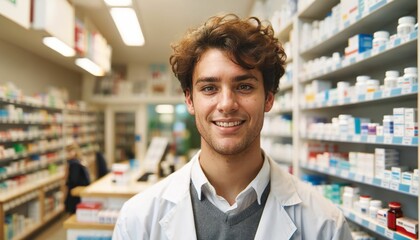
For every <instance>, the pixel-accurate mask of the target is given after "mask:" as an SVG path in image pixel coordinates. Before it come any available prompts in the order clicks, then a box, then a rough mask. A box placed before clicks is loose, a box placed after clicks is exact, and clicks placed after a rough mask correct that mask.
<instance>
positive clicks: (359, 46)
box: [344, 34, 373, 57]
mask: <svg viewBox="0 0 420 240" xmlns="http://www.w3.org/2000/svg"><path fill="white" fill-rule="evenodd" d="M372 41H373V36H372V34H357V35H354V36H353V37H351V38H349V40H348V46H347V47H346V48H345V50H344V51H345V53H344V54H345V56H346V57H349V56H351V55H353V54H355V53H363V52H365V51H367V50H370V49H372Z"/></svg>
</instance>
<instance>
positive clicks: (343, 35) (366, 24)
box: [300, 0, 417, 57]
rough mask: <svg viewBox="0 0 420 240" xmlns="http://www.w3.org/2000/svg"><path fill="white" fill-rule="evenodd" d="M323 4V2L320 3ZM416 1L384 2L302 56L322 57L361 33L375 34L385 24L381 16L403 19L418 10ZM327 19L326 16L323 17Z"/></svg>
mask: <svg viewBox="0 0 420 240" xmlns="http://www.w3.org/2000/svg"><path fill="white" fill-rule="evenodd" d="M318 2H323V1H318ZM416 5H417V4H416V1H412V0H397V1H395V0H394V1H390V0H388V1H387V0H382V1H379V2H378V3H377V4H376V5H374V6H372V7H371V8H370V9H369V10H368V11H367V12H366V13H365V14H364V15H363V16H358V17H357V18H356V19H355V20H354V21H353V22H346V23H345V24H344V26H343V28H342V29H336V30H335V31H333V32H331V33H330V34H329V35H325V36H324V37H322V38H320V40H319V41H316V42H314V43H313V44H312V45H311V46H308V47H307V48H305V49H302V51H301V53H300V54H301V55H302V56H304V57H307V56H311V55H320V54H323V53H325V52H329V51H333V50H334V49H337V47H339V45H340V43H343V42H346V41H347V40H348V39H349V38H350V37H352V36H354V35H356V34H359V33H362V32H363V33H372V34H373V33H374V32H375V31H378V30H380V29H379V28H380V27H382V25H383V23H384V19H383V18H382V17H381V16H387V18H388V19H396V18H398V17H402V16H403V14H405V13H409V12H410V11H413V9H415V8H416ZM323 17H325V16H323Z"/></svg>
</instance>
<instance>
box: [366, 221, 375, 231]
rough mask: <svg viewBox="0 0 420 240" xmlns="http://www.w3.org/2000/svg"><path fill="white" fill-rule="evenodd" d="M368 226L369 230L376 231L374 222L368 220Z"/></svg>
mask: <svg viewBox="0 0 420 240" xmlns="http://www.w3.org/2000/svg"><path fill="white" fill-rule="evenodd" d="M368 227H369V229H370V230H372V231H376V224H375V223H373V222H369V226H368Z"/></svg>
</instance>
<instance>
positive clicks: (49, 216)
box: [43, 204, 64, 222]
mask: <svg viewBox="0 0 420 240" xmlns="http://www.w3.org/2000/svg"><path fill="white" fill-rule="evenodd" d="M63 211H64V204H60V206H58V207H57V208H56V209H55V210H53V211H51V212H49V213H46V214H45V215H44V216H43V221H44V222H48V221H50V220H51V219H53V218H55V217H56V216H58V215H59V214H60V213H62V212H63Z"/></svg>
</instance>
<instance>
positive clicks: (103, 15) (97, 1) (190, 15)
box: [72, 0, 255, 64]
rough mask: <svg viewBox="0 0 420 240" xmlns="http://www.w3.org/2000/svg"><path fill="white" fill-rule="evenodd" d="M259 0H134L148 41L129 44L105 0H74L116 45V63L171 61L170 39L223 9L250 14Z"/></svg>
mask: <svg viewBox="0 0 420 240" xmlns="http://www.w3.org/2000/svg"><path fill="white" fill-rule="evenodd" d="M254 1H255V0H211V1H206V0H133V5H134V8H135V10H136V12H137V16H138V18H139V21H140V25H141V27H142V29H143V34H144V37H145V39H146V44H145V45H144V46H142V47H129V46H125V45H124V43H123V42H122V40H121V38H120V36H119V34H118V31H117V29H116V27H115V25H114V23H113V21H112V18H111V16H110V14H109V11H108V9H107V7H106V5H105V3H104V2H103V0H88V1H87V0H73V1H72V2H73V3H74V5H75V7H76V12H77V14H78V15H80V14H81V15H82V16H85V17H87V18H89V19H90V20H91V21H92V22H93V23H94V24H95V26H96V27H97V28H98V30H99V31H100V32H101V33H102V35H103V36H104V37H105V38H106V39H107V41H108V43H109V44H110V45H111V46H112V62H113V64H127V63H137V64H151V63H168V59H169V55H170V53H171V48H170V43H171V42H174V41H176V40H178V39H179V38H180V37H181V36H182V35H183V34H184V33H185V32H186V31H187V29H188V28H191V27H195V26H198V25H200V24H201V23H203V22H204V21H205V20H206V19H207V18H208V17H210V16H213V15H215V14H220V13H235V14H237V15H239V16H240V17H247V16H249V14H250V13H251V9H252V7H253V4H254Z"/></svg>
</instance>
